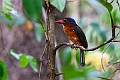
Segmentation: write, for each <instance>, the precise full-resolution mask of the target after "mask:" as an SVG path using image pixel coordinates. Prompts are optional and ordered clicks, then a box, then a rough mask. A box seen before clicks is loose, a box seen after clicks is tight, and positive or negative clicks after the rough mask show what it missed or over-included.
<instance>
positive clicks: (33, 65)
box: [27, 55, 38, 72]
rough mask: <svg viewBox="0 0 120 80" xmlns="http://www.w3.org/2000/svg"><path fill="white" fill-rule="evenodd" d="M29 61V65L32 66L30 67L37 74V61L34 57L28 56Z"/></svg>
mask: <svg viewBox="0 0 120 80" xmlns="http://www.w3.org/2000/svg"><path fill="white" fill-rule="evenodd" d="M27 58H28V60H29V64H30V67H31V68H32V69H33V70H34V71H35V72H38V69H37V61H36V59H35V58H34V57H32V56H29V55H28V56H27Z"/></svg>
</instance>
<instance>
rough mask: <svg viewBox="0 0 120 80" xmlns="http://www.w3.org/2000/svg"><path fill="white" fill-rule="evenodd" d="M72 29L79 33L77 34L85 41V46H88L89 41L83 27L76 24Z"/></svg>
mask: <svg viewBox="0 0 120 80" xmlns="http://www.w3.org/2000/svg"><path fill="white" fill-rule="evenodd" d="M72 29H73V31H74V32H75V33H76V34H77V36H78V37H79V39H80V40H81V41H82V42H83V44H84V47H85V48H87V47H88V43H87V40H86V37H85V34H84V32H83V31H82V29H81V28H80V27H79V26H74V27H73V28H72Z"/></svg>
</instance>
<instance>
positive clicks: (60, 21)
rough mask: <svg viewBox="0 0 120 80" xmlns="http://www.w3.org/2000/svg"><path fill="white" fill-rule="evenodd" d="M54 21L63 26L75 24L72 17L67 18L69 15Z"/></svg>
mask: <svg viewBox="0 0 120 80" xmlns="http://www.w3.org/2000/svg"><path fill="white" fill-rule="evenodd" d="M55 22H56V23H59V24H63V25H64V26H66V25H69V24H73V25H76V22H75V20H74V19H72V18H69V17H67V18H64V19H63V20H57V21H55Z"/></svg>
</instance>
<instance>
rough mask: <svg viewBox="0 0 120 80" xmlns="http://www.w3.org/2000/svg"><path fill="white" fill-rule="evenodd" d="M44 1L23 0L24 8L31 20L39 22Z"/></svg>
mask: <svg viewBox="0 0 120 80" xmlns="http://www.w3.org/2000/svg"><path fill="white" fill-rule="evenodd" d="M42 3H43V0H22V4H23V8H24V10H25V12H26V14H27V16H28V17H29V18H31V19H32V20H35V21H37V20H38V18H39V15H40V13H41V11H42V5H43V4H42Z"/></svg>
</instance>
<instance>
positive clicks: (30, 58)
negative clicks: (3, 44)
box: [10, 49, 38, 72]
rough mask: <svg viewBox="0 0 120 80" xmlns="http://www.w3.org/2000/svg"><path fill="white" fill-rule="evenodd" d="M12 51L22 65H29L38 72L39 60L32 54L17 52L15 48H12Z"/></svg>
mask: <svg viewBox="0 0 120 80" xmlns="http://www.w3.org/2000/svg"><path fill="white" fill-rule="evenodd" d="M10 53H11V54H12V55H13V56H14V57H15V58H16V59H17V60H19V65H20V67H22V68H24V67H26V66H27V65H28V63H29V65H30V67H31V68H32V69H33V70H34V71H35V72H38V69H37V61H36V59H35V58H34V57H33V56H30V55H25V54H17V53H16V51H15V50H13V49H11V50H10Z"/></svg>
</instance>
